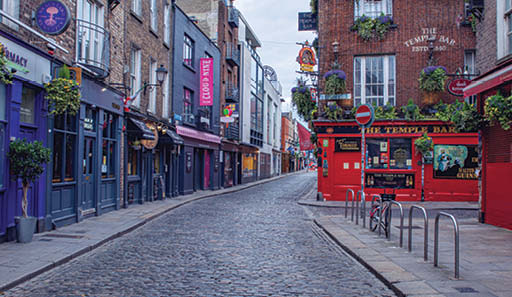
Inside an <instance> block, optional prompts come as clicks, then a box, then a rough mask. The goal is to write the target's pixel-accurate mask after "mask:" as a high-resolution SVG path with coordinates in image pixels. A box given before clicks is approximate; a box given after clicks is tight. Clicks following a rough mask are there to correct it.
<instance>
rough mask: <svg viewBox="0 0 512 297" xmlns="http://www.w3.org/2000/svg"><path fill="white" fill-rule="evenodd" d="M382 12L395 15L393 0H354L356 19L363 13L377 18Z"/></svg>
mask: <svg viewBox="0 0 512 297" xmlns="http://www.w3.org/2000/svg"><path fill="white" fill-rule="evenodd" d="M381 14H384V15H389V16H392V15H393V0H354V19H357V18H359V17H361V16H363V15H365V16H367V17H371V18H376V17H378V16H380V15H381Z"/></svg>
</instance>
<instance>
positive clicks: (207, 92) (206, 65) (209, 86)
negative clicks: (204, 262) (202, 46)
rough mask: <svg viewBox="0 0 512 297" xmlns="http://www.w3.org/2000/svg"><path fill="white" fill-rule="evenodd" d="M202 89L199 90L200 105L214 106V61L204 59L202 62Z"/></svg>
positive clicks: (200, 71) (200, 72)
mask: <svg viewBox="0 0 512 297" xmlns="http://www.w3.org/2000/svg"><path fill="white" fill-rule="evenodd" d="M199 75H200V78H199V79H200V82H199V83H200V89H199V105H200V106H212V105H213V59H212V58H202V59H201V60H200V70H199Z"/></svg>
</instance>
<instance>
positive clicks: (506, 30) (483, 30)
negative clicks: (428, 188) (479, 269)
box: [464, 0, 512, 229]
mask: <svg viewBox="0 0 512 297" xmlns="http://www.w3.org/2000/svg"><path fill="white" fill-rule="evenodd" d="M468 5H470V8H472V11H473V12H474V14H475V15H477V16H481V17H480V18H479V19H478V23H477V25H476V31H477V33H476V37H477V46H476V68H477V70H478V71H479V72H480V73H482V75H480V76H479V77H477V78H475V79H474V80H473V82H472V84H471V85H469V86H468V87H466V88H465V89H464V93H465V95H466V96H473V95H476V96H477V108H478V110H479V112H480V113H482V114H484V106H485V104H486V102H487V101H489V99H488V98H489V97H490V96H493V95H498V96H503V97H505V98H507V97H509V96H511V95H512V37H511V35H510V27H509V25H508V24H510V21H511V20H510V18H511V16H510V10H511V8H512V3H511V1H510V0H499V1H485V2H484V1H470V2H469V3H468ZM480 133H481V140H480V144H481V147H482V154H481V157H482V158H481V159H482V161H481V164H482V165H481V166H482V173H481V176H480V191H481V192H480V204H481V210H480V221H481V222H482V223H488V224H492V225H496V226H500V227H504V228H508V229H512V219H511V218H510V215H509V214H510V212H511V211H512V205H511V204H510V195H508V194H506V193H508V191H509V189H508V184H507V182H508V181H510V180H511V179H512V130H510V129H509V130H505V129H504V128H503V127H502V126H501V124H499V123H492V125H490V126H488V127H484V128H483V129H482V130H481V131H480Z"/></svg>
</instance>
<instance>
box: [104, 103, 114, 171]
mask: <svg viewBox="0 0 512 297" xmlns="http://www.w3.org/2000/svg"><path fill="white" fill-rule="evenodd" d="M116 123H117V119H116V116H115V115H114V114H112V113H110V112H104V113H103V126H102V128H103V144H102V152H103V153H102V158H101V177H102V178H112V177H115V163H116V145H117V139H116Z"/></svg>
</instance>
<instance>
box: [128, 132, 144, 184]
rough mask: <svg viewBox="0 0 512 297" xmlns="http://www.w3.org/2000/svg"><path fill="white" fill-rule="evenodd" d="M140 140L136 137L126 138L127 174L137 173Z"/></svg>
mask: <svg viewBox="0 0 512 297" xmlns="http://www.w3.org/2000/svg"><path fill="white" fill-rule="evenodd" d="M140 150H141V144H140V141H139V140H137V139H136V138H132V137H129V138H128V175H139V151H140Z"/></svg>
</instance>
